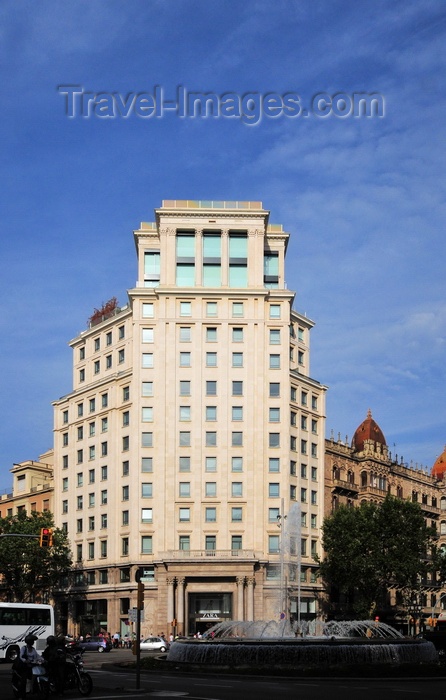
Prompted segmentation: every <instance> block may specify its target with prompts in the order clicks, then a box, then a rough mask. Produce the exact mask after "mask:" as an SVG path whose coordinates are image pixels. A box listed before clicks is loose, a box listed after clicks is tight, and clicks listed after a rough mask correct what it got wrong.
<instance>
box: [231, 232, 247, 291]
mask: <svg viewBox="0 0 446 700" xmlns="http://www.w3.org/2000/svg"><path fill="white" fill-rule="evenodd" d="M229 286H230V287H247V286H248V236H247V233H246V231H240V232H238V231H230V233H229Z"/></svg>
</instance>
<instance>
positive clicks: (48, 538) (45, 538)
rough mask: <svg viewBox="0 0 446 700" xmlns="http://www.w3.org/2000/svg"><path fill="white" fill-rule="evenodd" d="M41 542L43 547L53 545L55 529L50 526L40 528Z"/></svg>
mask: <svg viewBox="0 0 446 700" xmlns="http://www.w3.org/2000/svg"><path fill="white" fill-rule="evenodd" d="M39 544H40V546H41V547H52V545H53V531H52V530H51V528H49V527H42V528H41V530H40V540H39Z"/></svg>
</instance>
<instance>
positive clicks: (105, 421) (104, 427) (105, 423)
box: [101, 418, 108, 433]
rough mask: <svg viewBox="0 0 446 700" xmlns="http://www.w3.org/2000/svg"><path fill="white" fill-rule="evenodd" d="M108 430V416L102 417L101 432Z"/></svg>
mask: <svg viewBox="0 0 446 700" xmlns="http://www.w3.org/2000/svg"><path fill="white" fill-rule="evenodd" d="M107 430H108V418H101V432H102V433H106V432H107Z"/></svg>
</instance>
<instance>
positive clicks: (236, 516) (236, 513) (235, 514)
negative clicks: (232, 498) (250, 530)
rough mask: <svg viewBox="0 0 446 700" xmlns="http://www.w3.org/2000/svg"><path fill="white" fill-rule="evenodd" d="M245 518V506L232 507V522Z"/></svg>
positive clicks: (238, 521)
mask: <svg viewBox="0 0 446 700" xmlns="http://www.w3.org/2000/svg"><path fill="white" fill-rule="evenodd" d="M242 519H243V508H239V507H235V508H231V522H233V523H241V522H242Z"/></svg>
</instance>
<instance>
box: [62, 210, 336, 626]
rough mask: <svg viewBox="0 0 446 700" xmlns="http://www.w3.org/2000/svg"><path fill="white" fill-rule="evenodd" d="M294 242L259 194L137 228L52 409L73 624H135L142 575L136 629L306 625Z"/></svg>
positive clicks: (307, 501) (307, 504) (314, 412)
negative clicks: (124, 279)
mask: <svg viewBox="0 0 446 700" xmlns="http://www.w3.org/2000/svg"><path fill="white" fill-rule="evenodd" d="M288 239H289V234H288V233H286V232H285V231H283V229H282V226H280V225H273V224H270V223H269V212H268V211H267V210H265V209H264V208H263V206H262V203H261V202H227V201H218V202H209V201H206V202H204V201H189V200H188V201H184V200H181V201H179V200H168V201H164V202H163V204H162V206H161V207H160V208H159V209H156V210H155V221H154V222H153V223H142V224H141V227H140V228H139V229H138V230H137V231H135V232H134V240H135V245H136V253H137V280H136V283H135V285H134V287H133V288H131V289H129V290H128V303H127V304H126V305H125V306H122V307H119V306H117V304H116V303H115V302H114V301H113V300H112V301H111V303H109V304H108V305H106V306H104V307H103V308H102V309H99V310H98V311H97V312H96V313H95V314H94V315H93V316H92V317H91V319H90V324H89V327H88V328H87V329H86V330H85V331H83V332H82V333H80V335H79V336H78V337H76V338H74V339H73V340H72V341H71V342H70V345H71V347H72V350H73V389H72V391H71V392H70V393H69V394H67V395H66V396H63V397H62V398H61V399H59V400H58V401H55V402H54V414H55V426H54V427H55V440H54V472H55V474H54V476H55V498H54V504H55V505H54V510H55V520H56V523H57V525H58V526H61V527H63V528H64V529H65V530H66V531H67V533H68V535H69V538H70V541H71V544H72V549H73V554H74V559H75V563H76V578H75V581H74V586H73V587H71V588H70V589H69V590H68V591H61V592H60V600H59V606H60V617H61V620H62V622H63V626H64V627H65V629H66V631H67V632H70V633H75V634H76V633H84V634H85V633H86V632H97V631H99V629H100V628H103V629H107V630H109V631H110V632H112V633H113V632H115V631H119V632H120V633H122V634H125V633H127V632H130V631H131V629H132V628H131V626H130V623H129V610H130V609H131V608H133V607H134V606H136V588H137V584H136V581H135V576H136V573H137V572H140V573H141V575H142V580H143V581H144V584H145V599H144V621H143V623H142V631H143V633H146V634H149V633H154V634H157V633H159V632H164V633H170V632H171V631H173V632H174V633H178V634H193V633H196V632H198V631H201V632H202V631H204V630H205V629H206V628H208V627H209V626H210V625H212V624H214V623H215V622H217V621H224V620H237V619H238V620H253V619H272V618H273V619H279V618H280V617H283V616H287V617H288V616H290V617H291V618H292V619H293V618H294V619H297V618H299V617H300V618H303V619H316V618H317V616H318V614H319V605H318V598H319V596H320V594H321V586H320V583H318V581H317V578H316V573H315V572H316V563H315V561H314V559H313V557H314V555H315V554H316V553H319V554H320V553H321V544H320V526H321V524H322V517H323V506H324V464H323V459H324V435H325V391H326V387H325V386H323V385H322V384H320V383H319V382H318V381H316V380H315V379H313V378H312V377H311V374H310V332H311V329H312V327H313V322H312V321H311V320H310V319H308V318H307V317H306V316H304V315H301V314H299V313H297V312H296V311H295V310H293V301H294V296H295V293H294V292H293V291H290V290H289V289H288V288H287V284H286V281H285V256H286V250H287V244H288ZM298 593H299V599H300V601H301V602H300V609H299V610H298V609H297V599H298Z"/></svg>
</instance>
